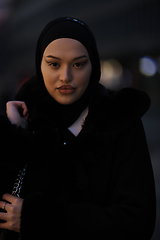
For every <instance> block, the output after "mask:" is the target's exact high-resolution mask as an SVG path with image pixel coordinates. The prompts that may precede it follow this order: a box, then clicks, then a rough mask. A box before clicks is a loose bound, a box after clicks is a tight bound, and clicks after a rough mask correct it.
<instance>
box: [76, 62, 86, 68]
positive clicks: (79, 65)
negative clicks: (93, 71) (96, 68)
mask: <svg viewBox="0 0 160 240" xmlns="http://www.w3.org/2000/svg"><path fill="white" fill-rule="evenodd" d="M84 65H85V63H75V64H74V65H73V66H74V67H76V68H81V67H83V66H84Z"/></svg>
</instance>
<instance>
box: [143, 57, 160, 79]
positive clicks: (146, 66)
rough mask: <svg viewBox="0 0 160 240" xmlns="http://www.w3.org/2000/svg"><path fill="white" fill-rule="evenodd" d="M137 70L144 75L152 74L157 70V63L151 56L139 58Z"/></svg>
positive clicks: (149, 75)
mask: <svg viewBox="0 0 160 240" xmlns="http://www.w3.org/2000/svg"><path fill="white" fill-rule="evenodd" d="M139 71H140V72H141V73H142V74H143V75H145V76H148V77H151V76H154V75H155V74H156V73H157V71H158V64H157V62H156V61H155V60H154V59H153V58H151V57H147V56H145V57H142V58H140V60H139Z"/></svg>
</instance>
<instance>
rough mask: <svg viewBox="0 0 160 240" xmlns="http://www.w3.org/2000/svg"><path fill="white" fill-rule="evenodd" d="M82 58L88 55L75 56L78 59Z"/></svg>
mask: <svg viewBox="0 0 160 240" xmlns="http://www.w3.org/2000/svg"><path fill="white" fill-rule="evenodd" d="M80 58H87V56H86V55H83V56H79V57H76V58H74V60H77V59H80Z"/></svg>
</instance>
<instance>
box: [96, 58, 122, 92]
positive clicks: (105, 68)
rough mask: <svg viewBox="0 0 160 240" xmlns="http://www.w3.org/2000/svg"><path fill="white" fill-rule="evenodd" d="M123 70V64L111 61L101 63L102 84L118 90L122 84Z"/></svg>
mask: <svg viewBox="0 0 160 240" xmlns="http://www.w3.org/2000/svg"><path fill="white" fill-rule="evenodd" d="M122 74H123V68H122V66H121V64H120V63H119V62H118V61H117V60H115V59H111V60H108V61H101V81H100V82H101V83H102V84H103V85H104V86H105V87H109V88H118V87H119V85H120V83H121V76H122Z"/></svg>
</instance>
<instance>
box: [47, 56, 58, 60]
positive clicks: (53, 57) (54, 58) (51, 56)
mask: <svg viewBox="0 0 160 240" xmlns="http://www.w3.org/2000/svg"><path fill="white" fill-rule="evenodd" d="M46 57H47V58H54V59H58V60H61V59H60V58H58V57H55V56H52V55H48V56H46Z"/></svg>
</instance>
